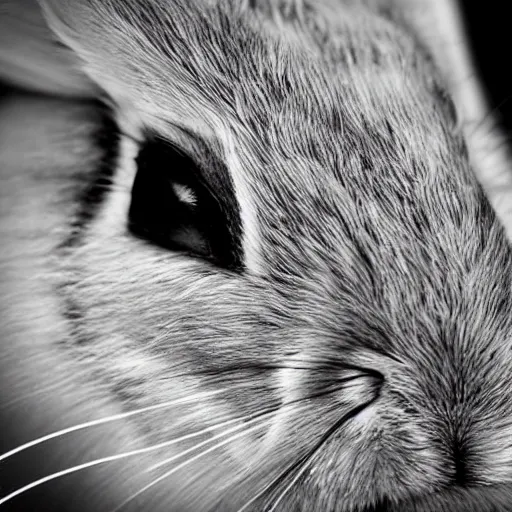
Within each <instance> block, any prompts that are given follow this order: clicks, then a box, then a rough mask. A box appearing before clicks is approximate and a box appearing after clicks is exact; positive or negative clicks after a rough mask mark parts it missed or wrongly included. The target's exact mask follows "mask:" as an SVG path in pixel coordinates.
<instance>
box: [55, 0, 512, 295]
mask: <svg viewBox="0 0 512 512" xmlns="http://www.w3.org/2000/svg"><path fill="white" fill-rule="evenodd" d="M363 4H365V5H366V7H362V5H361V3H360V2H357V5H356V3H355V2H351V1H347V2H333V1H330V0H326V1H323V2H316V3H312V2H307V1H291V0H289V1H282V2H270V1H264V0H261V1H253V2H245V1H234V0H229V1H225V2H186V1H185V0H176V1H173V2H168V1H166V0H144V1H143V2H140V1H135V0H127V1H123V2H121V1H118V0H108V1H102V2H100V1H99V0H87V1H85V2H78V0H76V1H72V2H68V3H59V2H57V1H53V0H50V1H49V2H48V5H49V7H50V12H51V19H53V24H54V26H55V27H56V28H57V30H58V31H59V32H60V33H61V35H63V37H64V39H65V40H66V41H67V42H69V44H71V45H72V46H74V47H75V48H76V49H77V51H78V52H79V53H80V54H81V55H82V57H83V58H84V60H85V62H86V64H85V66H86V68H87V69H88V71H89V72H90V74H91V75H92V76H93V77H96V79H97V80H98V81H99V82H100V83H101V84H102V85H104V87H105V88H106V89H107V91H109V92H110V93H111V94H112V96H113V97H114V98H115V99H118V100H119V101H120V102H127V103H130V104H132V105H134V107H135V109H136V110H137V111H138V112H139V114H140V116H141V117H142V119H143V122H144V123H145V124H147V125H149V126H151V127H156V128H157V129H158V130H159V131H160V132H163V135H164V136H165V135H166V134H168V135H169V137H172V135H171V133H172V131H171V129H170V128H169V127H170V126H174V125H178V126H180V127H184V128H187V129H188V130H191V131H193V132H195V133H198V134H199V135H201V136H202V137H205V138H206V139H208V140H209V141H210V142H211V143H212V146H213V147H214V148H215V151H217V152H218V153H219V154H220V156H221V157H222V158H224V159H225V160H226V163H227V166H228V169H229V172H230V173H231V175H232V176H233V180H234V183H235V189H236V193H237V200H238V201H239V203H240V204H241V208H242V210H244V207H246V206H247V205H248V204H249V203H250V208H249V207H247V208H246V213H247V211H249V210H250V214H246V215H245V216H243V221H244V225H243V226H242V229H243V230H244V232H245V234H246V238H247V237H248V236H249V235H250V233H251V232H257V233H255V234H254V236H253V238H254V239H257V240H253V242H252V246H253V249H254V251H255V252H257V253H258V256H257V259H258V260H259V267H260V270H261V268H263V269H264V272H265V273H271V274H272V273H273V274H275V275H281V274H288V275H289V274H293V275H295V276H300V277H305V276H307V275H311V274H316V273H318V274H321V275H323V276H324V278H323V279H326V280H328V279H330V278H331V277H332V275H333V274H336V275H342V276H343V280H344V281H345V282H347V281H348V282H351V286H358V287H361V286H363V291H364V289H369V290H373V289H374V288H375V285H376V281H375V280H376V279H377V281H378V282H380V283H381V285H382V287H383V289H384V288H389V286H390V284H392V283H393V282H395V280H396V279H399V282H400V283H402V284H403V286H406V287H407V289H409V290H410V293H409V292H407V293H409V295H410V294H413V291H414V290H418V289H419V284H420V283H423V285H422V286H423V287H425V286H426V283H430V282H431V276H432V275H436V276H439V278H440V279H442V280H443V283H446V280H445V277H446V276H448V275H449V276H453V275H457V276H459V277H458V280H460V279H463V278H464V275H465V273H466V271H467V269H468V268H472V266H473V265H474V264H476V262H480V263H481V261H483V260H485V258H484V256H485V254H486V253H485V251H487V250H489V249H488V247H495V244H496V243H497V244H499V245H500V248H501V249H502V250H501V252H500V254H502V255H506V257H507V258H508V259H509V250H508V248H506V243H505V240H504V237H503V234H502V233H501V228H500V226H499V225H498V222H497V220H496V219H495V216H494V213H493V212H492V210H491V208H490V207H489V204H488V202H487V200H486V198H485V196H484V194H483V192H482V190H481V188H480V187H479V185H478V184H477V181H476V179H475V178H474V177H473V173H472V170H471V169H470V166H469V163H468V158H467V154H466V148H465V143H464V140H463V137H462V135H461V134H460V133H459V132H458V130H457V129H456V126H455V121H456V120H455V117H454V116H455V114H454V107H453V104H452V102H451V100H450V99H449V96H448V93H447V92H446V90H445V84H444V83H443V79H442V77H441V76H440V75H439V73H438V72H437V70H436V67H435V65H434V63H433V62H432V61H431V58H430V57H429V55H428V54H427V53H426V52H424V51H423V49H422V47H421V45H420V44H419V43H418V42H417V41H416V40H415V38H414V37H413V35H411V34H410V33H409V32H408V31H407V29H406V28H405V27H404V28H402V26H401V25H400V23H397V22H396V19H392V18H393V17H395V14H394V12H393V10H392V9H390V8H389V5H392V4H389V3H388V2H378V1H375V2H374V1H369V2H363ZM383 6H387V8H386V9H384V8H383ZM107 25H108V31H107V30H106V26H107ZM133 55H137V58H136V59H134V58H133ZM248 233H249V235H248ZM489 238H492V239H493V243H488V241H489ZM246 248H247V244H246ZM326 248H329V249H330V250H328V251H326ZM486 257H489V255H487V256H486ZM504 257H505V256H504ZM507 261H508V260H507ZM340 269H344V270H343V271H342V270H340ZM440 270H441V272H440ZM326 271H327V272H326ZM370 275H373V277H372V278H370ZM390 276H393V277H390ZM441 276H442V277H441ZM456 281H457V280H456ZM404 283H405V284H404ZM335 286H338V284H336V285H335ZM335 286H334V287H335ZM439 286H441V283H436V284H433V285H432V287H433V288H438V287H439ZM391 288H393V292H392V293H391V295H392V297H396V296H397V294H396V293H395V292H396V290H394V286H391ZM404 293H405V294H406V295H407V293H406V292H405V291H404V292H401V293H400V295H403V294H404ZM373 295H374V293H373V291H372V292H371V296H372V297H373ZM387 299H388V302H389V297H388V298H387Z"/></svg>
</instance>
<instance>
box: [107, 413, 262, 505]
mask: <svg viewBox="0 0 512 512" xmlns="http://www.w3.org/2000/svg"><path fill="white" fill-rule="evenodd" d="M269 414H270V413H269ZM270 421H271V420H267V421H262V422H261V423H259V424H257V425H254V426H252V427H250V428H248V429H245V430H243V431H242V432H239V433H237V434H235V435H233V436H231V437H229V438H228V439H225V440H224V441H221V442H220V443H217V444H216V445H214V446H212V447H210V448H208V449H207V450H204V451H203V452H201V453H198V454H197V455H194V456H193V457H191V458H190V459H187V460H185V461H183V462H182V463H181V464H178V465H177V466H175V467H174V468H173V469H171V470H170V471H167V472H166V473H164V474H163V475H160V476H159V477H158V478H155V479H154V480H153V481H151V482H150V483H149V484H147V485H145V486H144V487H142V489H140V490H138V491H137V492H136V493H134V494H132V495H131V496H130V497H129V498H127V499H126V500H125V501H123V502H122V503H121V504H120V505H119V506H118V507H116V508H115V509H113V510H112V511H111V512H119V510H121V509H122V508H123V507H124V506H125V505H127V504H128V503H129V502H130V501H132V500H134V499H135V498H137V497H139V496H140V495H141V494H142V493H144V492H146V491H147V490H149V489H151V487H153V486H155V485H156V484H158V483H159V482H161V481H162V480H165V479H166V478H168V477H170V476H171V475H173V474H174V473H176V472H177V471H179V470H180V469H182V468H184V467H186V466H188V465H189V464H191V463H192V462H194V461H196V460H197V459H200V458H201V457H204V456H205V455H207V454H208V453H211V452H213V451H214V450H217V449H218V448H221V447H222V446H224V445H226V444H228V443H231V442H232V441H234V440H235V439H238V438H239V437H242V436H244V435H246V434H249V433H250V432H253V431H255V430H257V429H259V428H262V427H264V426H266V425H267V424H269V423H270ZM198 447H199V445H198V446H196V447H194V449H197V448H198ZM186 451H189V450H186ZM185 453H186V452H183V453H182V454H179V455H177V456H176V458H178V457H181V456H182V455H184V454H185ZM166 462H169V461H166Z"/></svg>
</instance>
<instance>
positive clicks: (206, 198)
mask: <svg viewBox="0 0 512 512" xmlns="http://www.w3.org/2000/svg"><path fill="white" fill-rule="evenodd" d="M211 188H212V187H211V185H210V184H208V183H206V181H205V179H204V177H203V175H202V170H201V169H200V168H199V167H198V166H197V164H196V163H195V162H194V161H193V160H192V159H191V158H190V157H189V156H187V155H185V154H183V153H182V152H181V151H179V150H178V149H177V148H175V147H174V146H173V145H172V144H170V143H168V142H166V141H164V140H162V139H158V138H150V139H148V140H147V141H146V142H145V143H144V145H143V147H142V148H141V150H140V152H139V155H138V157H137V175H136V177H135V181H134V184H133V189H132V201H131V205H130V210H129V222H128V225H129V229H130V231H131V232H132V233H133V234H135V235H137V236H139V237H141V238H144V239H146V240H148V241H150V242H152V243H154V244H157V245H159V246H161V247H164V248H167V249H170V250H179V251H185V252H187V253H189V254H191V255H195V256H200V257H202V258H206V259H209V260H211V261H213V262H215V263H216V264H218V265H221V266H224V267H228V268H232V267H235V266H237V265H236V263H237V262H236V260H237V257H236V248H235V247H234V245H233V236H232V231H233V230H232V229H230V220H231V219H230V218H229V212H228V211H226V210H227V209H226V207H223V206H224V205H223V201H222V200H220V201H219V200H218V199H217V198H216V196H215V194H214V193H212V190H211ZM180 190H181V191H183V193H180V192H179V191H180ZM189 199H190V200H191V201H189Z"/></svg>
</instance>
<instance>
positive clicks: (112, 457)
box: [0, 413, 269, 505]
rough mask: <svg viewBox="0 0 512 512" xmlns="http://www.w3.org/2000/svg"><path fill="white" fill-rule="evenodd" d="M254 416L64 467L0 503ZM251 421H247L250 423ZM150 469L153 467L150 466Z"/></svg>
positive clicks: (22, 488)
mask: <svg viewBox="0 0 512 512" xmlns="http://www.w3.org/2000/svg"><path fill="white" fill-rule="evenodd" d="M263 414H269V413H259V416H261V415H263ZM253 416H254V414H248V415H247V416H242V417H239V418H232V419H230V420H227V421H223V422H221V423H217V424H216V425H211V426H209V427H207V428H204V429H202V430H200V431H198V432H193V433H192V434H186V435H184V436H181V437H179V438H176V439H171V440H170V441H164V442H162V443H159V444H155V445H153V446H148V447H146V448H139V449H137V450H132V451H129V452H124V453H118V454H115V455H109V456H107V457H102V458H100V459H95V460H92V461H89V462H84V463H83V464H79V465H77V466H73V467H71V468H67V469H63V470H62V471H57V472H56V473H52V474H51V475H47V476H45V477H43V478H40V479H39V480H35V481H34V482H31V483H30V484H27V485H25V486H24V487H20V488H19V489H17V490H16V491H14V492H12V493H11V494H8V495H7V496H4V497H3V498H1V499H0V505H3V504H4V503H6V502H8V501H10V500H12V499H13V498H15V497H16V496H19V495H20V494H23V493H25V492H27V491H29V490H31V489H34V488H35V487H38V486H39V485H42V484H45V483H47V482H50V481H52V480H56V479H57V478H61V477H63V476H66V475H69V474H71V473H76V472H78V471H81V470H83V469H87V468H90V467H93V466H98V465H100V464H105V463H107V462H113V461H116V460H120V459H125V458H127V457H132V456H134V455H140V454H142V453H148V452H151V451H155V450H158V449H160V448H165V447H167V446H171V445H173V444H176V443H180V442H182V441H186V440H187V439H192V438H194V437H198V436H200V435H203V434H204V433H206V432H209V431H212V430H215V429H218V428H221V427H224V426H226V425H229V424H231V423H234V422H237V421H243V420H244V419H246V418H251V417H253ZM259 416H258V418H259ZM255 419H256V418H254V419H251V420H249V421H250V422H253V421H255ZM249 421H248V422H247V423H249ZM243 426H245V425H239V426H238V427H237V428H238V429H239V428H242V427H243ZM223 435H226V432H224V434H223ZM217 437H221V436H219V435H218V436H215V438H217ZM208 441H209V442H211V441H212V439H209V440H208ZM203 444H206V442H202V443H200V444H199V445H196V446H195V447H194V449H197V448H199V447H200V446H202V445H203ZM189 451H192V449H189V450H186V451H185V452H183V453H181V454H179V456H180V457H181V456H182V455H185V454H186V453H188V452H189ZM150 469H152V468H150ZM148 471H149V470H148Z"/></svg>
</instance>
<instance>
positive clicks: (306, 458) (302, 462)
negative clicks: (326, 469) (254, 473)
mask: <svg viewBox="0 0 512 512" xmlns="http://www.w3.org/2000/svg"><path fill="white" fill-rule="evenodd" d="M372 401H373V400H371V401H370V402H366V403H364V404H361V405H359V406H358V407H356V408H354V409H352V410H351V411H349V412H347V413H346V414H344V415H343V416H342V417H341V418H340V419H339V420H338V421H336V422H335V423H334V425H332V426H331V427H330V428H329V429H328V430H327V431H326V432H325V433H324V434H323V435H322V437H321V438H320V440H319V441H318V442H317V443H316V444H315V446H313V447H312V448H311V449H310V450H309V451H308V452H307V453H306V454H305V455H303V456H302V457H301V458H300V459H299V460H298V461H295V462H293V463H292V464H290V465H289V466H288V467H286V468H285V469H284V470H283V471H282V472H281V473H279V474H278V475H277V476H276V477H275V478H274V479H273V480H272V481H271V482H270V483H268V484H267V485H266V486H265V487H263V489H261V491H258V493H257V494H256V495H255V496H254V497H252V498H251V499H250V500H249V501H248V502H246V503H245V504H244V505H243V506H242V507H241V508H239V509H238V510H237V512H243V511H244V510H246V509H247V508H248V507H249V505H251V504H252V503H254V502H255V501H256V500H257V499H258V498H260V497H261V496H263V495H264V494H265V493H266V492H267V491H268V490H269V489H271V488H272V487H277V486H278V485H279V484H280V483H281V482H283V481H284V480H285V479H286V478H287V477H288V476H289V475H291V474H292V473H293V472H294V471H295V470H296V469H297V468H299V471H298V477H297V478H300V475H301V474H303V473H304V471H305V470H306V469H307V468H308V467H309V465H310V464H311V461H312V460H313V458H314V456H315V454H316V453H317V452H318V451H319V450H320V448H321V447H322V446H323V445H324V443H325V442H326V441H327V440H328V439H329V438H330V437H331V436H332V435H333V434H334V433H335V432H336V431H337V430H338V429H339V428H340V427H341V426H342V425H343V424H344V423H346V422H347V421H348V420H349V419H350V418H353V417H354V416H356V415H357V414H358V413H359V412H360V411H362V410H363V409H364V408H366V407H367V406H368V405H369V404H370V403H371V402H372ZM297 478H295V477H294V478H293V480H292V482H291V484H290V486H292V485H293V484H294V483H295V482H296V481H297ZM288 490H289V488H288V487H287V488H286V489H285V491H284V493H282V494H281V495H280V496H279V501H280V500H282V499H283V497H284V495H285V494H286V492H288ZM275 505H276V504H274V506H275ZM271 510H275V508H272V509H271Z"/></svg>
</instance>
